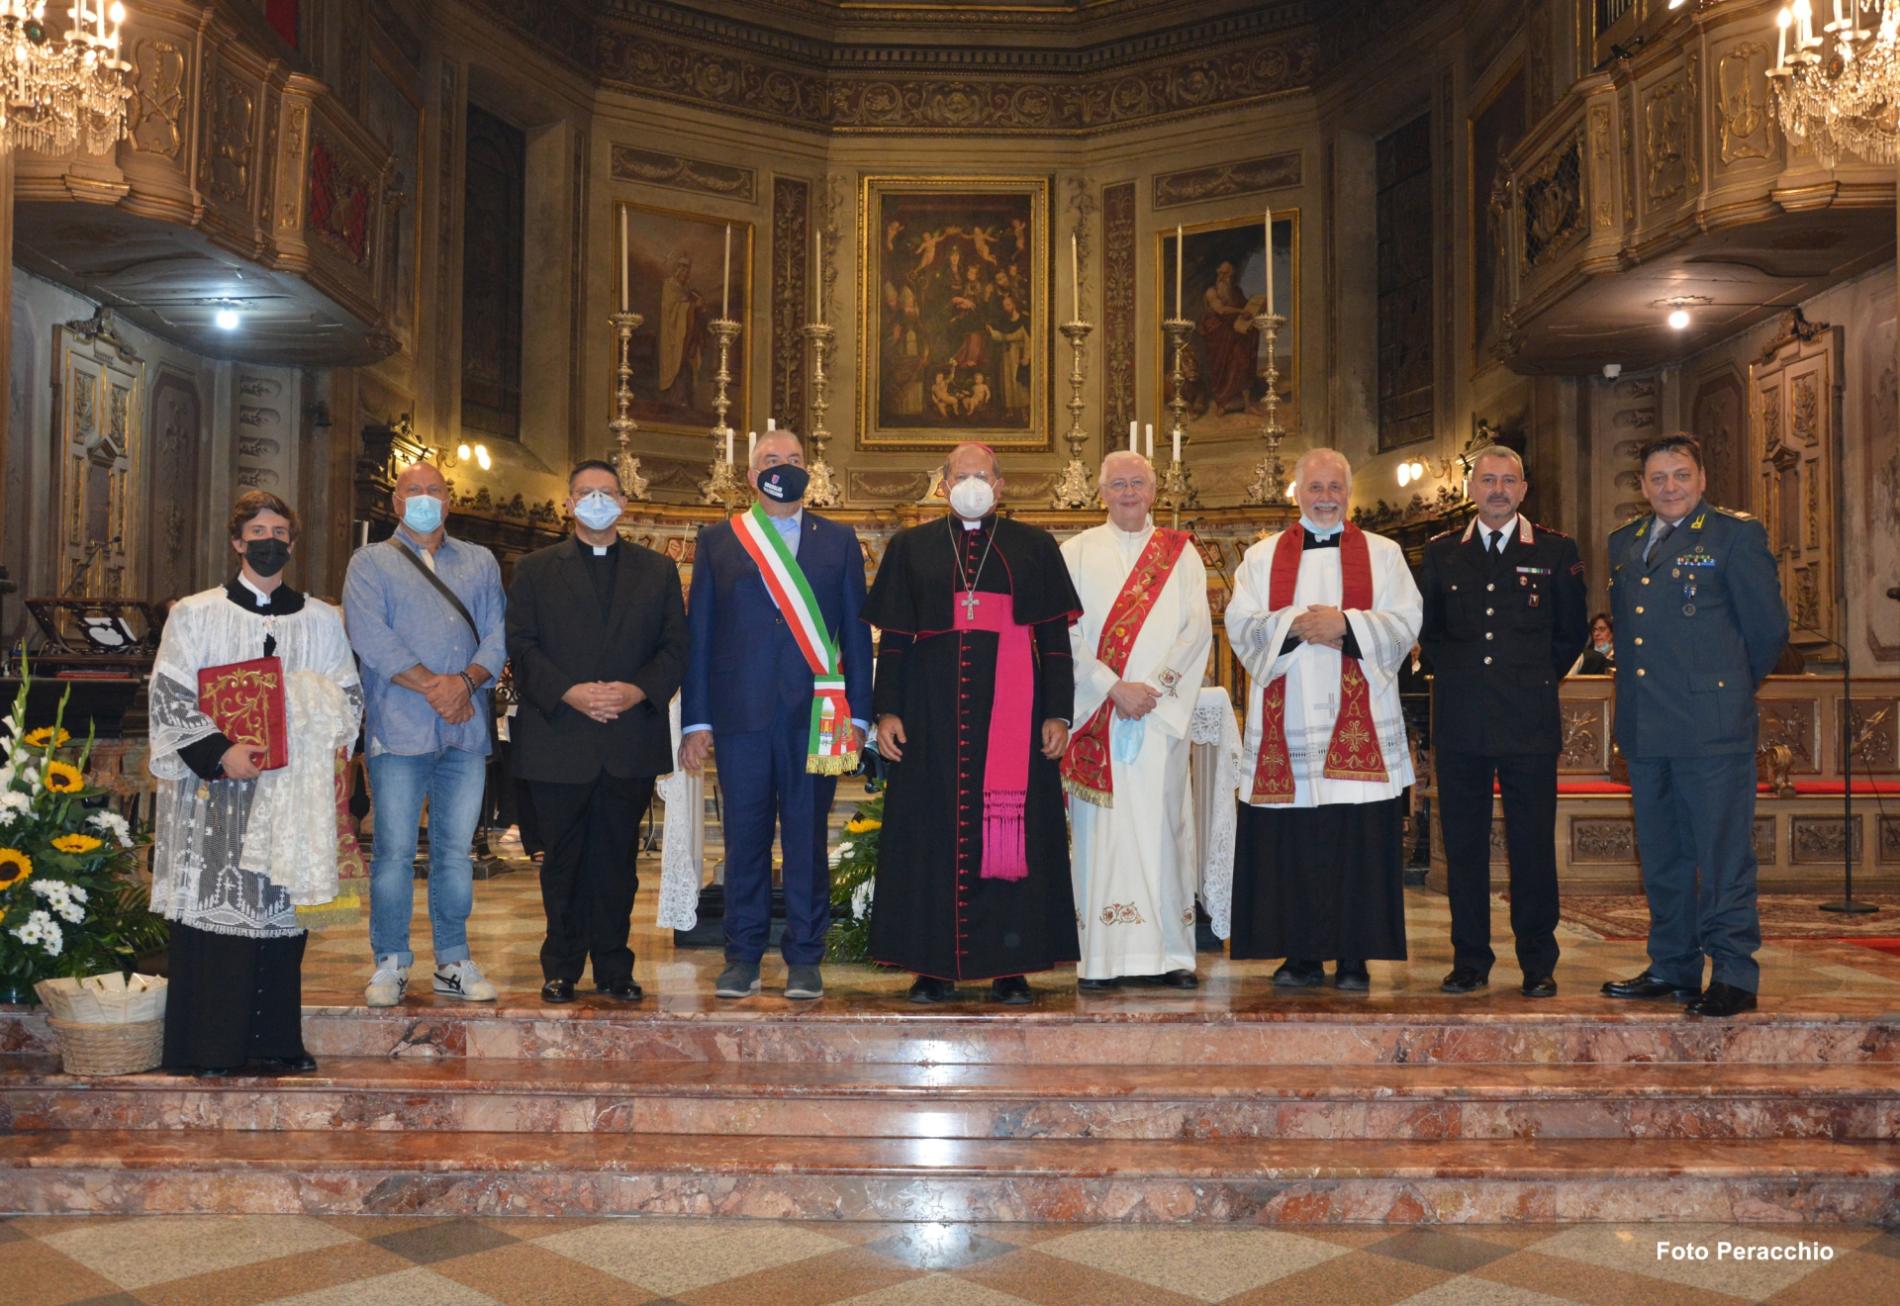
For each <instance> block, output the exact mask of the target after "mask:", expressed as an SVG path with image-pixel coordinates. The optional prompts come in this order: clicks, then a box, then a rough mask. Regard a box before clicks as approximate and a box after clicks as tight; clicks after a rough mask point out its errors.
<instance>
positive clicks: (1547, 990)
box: [1524, 975, 1557, 998]
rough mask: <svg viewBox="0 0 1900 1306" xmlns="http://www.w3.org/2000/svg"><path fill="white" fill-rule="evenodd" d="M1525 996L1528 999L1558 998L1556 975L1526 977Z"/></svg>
mask: <svg viewBox="0 0 1900 1306" xmlns="http://www.w3.org/2000/svg"><path fill="white" fill-rule="evenodd" d="M1524 996H1525V997H1527V998H1554V997H1556V996H1557V979H1556V977H1555V976H1554V975H1526V976H1525V977H1524Z"/></svg>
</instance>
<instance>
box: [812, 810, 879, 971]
mask: <svg viewBox="0 0 1900 1306" xmlns="http://www.w3.org/2000/svg"><path fill="white" fill-rule="evenodd" d="M883 830H884V795H883V794H878V795H877V796H876V797H874V798H871V799H869V800H868V801H866V802H865V803H863V804H862V805H860V806H859V808H858V810H857V813H856V815H854V816H853V817H852V818H851V819H850V820H849V821H847V822H846V823H845V827H844V833H845V838H844V840H843V842H841V843H839V845H838V848H837V854H838V860H837V861H836V863H834V864H833V866H832V868H831V933H830V935H829V936H828V937H827V938H826V940H825V957H826V959H827V960H829V961H869V960H870V958H871V883H872V880H873V878H874V877H875V876H876V875H877V846H878V842H879V840H880V839H881V838H882V837H883Z"/></svg>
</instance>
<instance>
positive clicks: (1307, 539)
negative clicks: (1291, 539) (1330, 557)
mask: <svg viewBox="0 0 1900 1306" xmlns="http://www.w3.org/2000/svg"><path fill="white" fill-rule="evenodd" d="M1340 538H1341V537H1340V536H1338V535H1327V536H1319V535H1315V534H1313V532H1311V531H1309V530H1307V529H1306V528H1305V527H1304V526H1302V527H1301V528H1300V547H1301V548H1303V549H1336V548H1338V547H1339V541H1340Z"/></svg>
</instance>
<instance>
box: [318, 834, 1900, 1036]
mask: <svg viewBox="0 0 1900 1306" xmlns="http://www.w3.org/2000/svg"><path fill="white" fill-rule="evenodd" d="M658 881H659V865H658V860H657V858H656V857H643V858H642V859H641V867H640V893H639V896H638V899H637V900H636V903H635V906H634V937H633V946H634V951H635V954H636V963H635V968H634V978H636V979H637V980H639V981H640V983H641V984H642V985H643V986H644V987H645V988H646V990H647V993H648V994H649V995H650V996H649V1001H653V1000H655V999H656V998H657V1000H658V1001H659V1002H660V1003H661V1004H663V1005H665V1006H668V1007H675V1006H679V1007H702V1006H712V1005H716V1003H715V1000H714V999H713V998H712V996H711V988H712V979H713V976H714V975H716V974H717V973H718V971H719V969H720V967H721V966H722V965H723V964H724V958H723V956H722V955H721V953H720V951H719V949H717V948H676V947H674V945H673V937H672V932H671V931H670V930H661V929H659V928H657V927H656V926H655V925H654V923H653V918H654V912H655V897H656V894H657V891H658V889H657V886H658ZM426 901H427V899H426V892H425V888H424V886H423V884H422V883H421V882H418V883H417V885H416V903H415V916H414V920H413V923H412V925H411V944H412V947H413V949H414V951H415V954H416V968H415V973H414V975H413V976H412V983H411V987H410V997H409V999H408V1003H409V1004H412V1005H429V1004H431V1003H434V1002H436V1001H442V1002H445V1003H450V1004H452V1005H460V1004H457V1003H455V1002H454V1000H453V999H439V1000H438V999H436V998H435V997H434V996H433V995H432V994H431V993H430V992H429V974H428V967H429V965H430V963H431V955H430V945H429V922H428V912H427V907H426ZM1405 912H1406V934H1407V940H1408V947H1409V950H1410V953H1411V956H1410V959H1409V960H1407V961H1402V962H1399V961H1383V962H1382V961H1375V962H1372V963H1371V967H1370V969H1371V971H1372V993H1371V994H1370V995H1347V994H1336V993H1334V992H1333V990H1331V989H1325V990H1318V991H1315V990H1305V991H1302V992H1300V993H1299V995H1298V1000H1299V1001H1301V1002H1302V1003H1314V1002H1319V1003H1333V1004H1338V1005H1340V1006H1342V1007H1363V1006H1365V1005H1366V1004H1368V1003H1369V1002H1370V1003H1373V1004H1391V1005H1393V1006H1396V1007H1412V1006H1425V1007H1431V1008H1436V1009H1444V1008H1443V1007H1441V1006H1440V1004H1441V1003H1442V1004H1452V1006H1453V1008H1454V1009H1459V1010H1465V1009H1470V1008H1472V1007H1482V1008H1490V1007H1495V1008H1498V1009H1500V1010H1520V1009H1522V1008H1523V1007H1524V1006H1525V1005H1526V1004H1527V1003H1528V1001H1529V1000H1528V999H1526V998H1524V997H1523V996H1521V995H1520V994H1519V993H1518V991H1517V986H1518V981H1519V975H1518V972H1517V966H1516V963H1515V961H1514V960H1513V959H1512V957H1511V951H1510V937H1511V933H1510V917H1509V911H1508V907H1507V906H1506V904H1505V903H1504V902H1503V901H1501V900H1498V901H1495V902H1494V903H1493V913H1492V945H1493V947H1494V948H1496V949H1497V951H1498V953H1499V960H1498V964H1497V967H1496V969H1495V970H1494V971H1493V973H1492V981H1493V983H1492V987H1491V988H1490V989H1489V990H1486V991H1482V992H1480V993H1477V994H1474V995H1472V996H1470V997H1467V998H1444V997H1442V996H1441V995H1440V994H1439V992H1438V984H1439V981H1440V980H1441V979H1443V978H1444V975H1445V972H1446V971H1447V970H1448V969H1449V968H1450V966H1451V915H1450V907H1449V904H1448V903H1447V901H1446V899H1445V898H1444V896H1443V895H1441V894H1438V893H1434V892H1431V891H1430V890H1426V889H1408V890H1407V891H1406V895H1405ZM1817 914H1818V913H1817ZM469 928H470V933H469V943H470V948H471V950H472V952H473V954H474V957H475V960H476V961H477V962H478V963H479V964H480V965H481V966H482V968H483V969H484V970H485V971H486V972H487V974H488V975H489V977H490V978H491V979H493V980H494V981H495V983H496V984H497V985H498V986H499V987H500V989H501V991H502V1002H503V1004H504V1005H520V1004H521V1003H523V1002H528V1003H533V1002H534V1001H535V995H536V991H537V990H538V989H539V988H540V986H541V968H540V963H539V961H538V959H537V953H538V949H539V948H540V946H541V938H542V933H543V928H542V912H541V899H540V883H539V877H538V875H537V873H536V870H535V868H534V867H533V866H532V864H530V863H527V862H521V863H519V864H518V869H515V870H512V871H510V872H508V873H505V874H501V875H498V876H496V877H494V878H492V879H488V880H484V881H480V882H478V883H477V884H476V886H475V911H474V915H473V916H472V918H471V920H470V923H469ZM1893 933H1894V934H1896V935H1900V913H1895V920H1894V924H1893ZM368 940H369V930H368V925H367V923H366V922H358V923H356V924H353V925H346V926H339V927H336V928H333V929H329V930H324V931H320V932H318V933H317V934H315V935H313V936H312V939H311V946H310V950H309V953H308V955H307V957H306V960H305V963H304V1001H305V1002H306V1003H307V1004H309V1005H313V1006H320V1005H354V1004H357V1003H360V1002H361V1000H362V993H363V985H364V984H365V983H367V982H368V979H369V971H370V966H371V958H370V955H369V941H368ZM1558 941H1559V944H1560V946H1561V947H1562V948H1563V959H1562V961H1561V962H1560V963H1559V965H1558V969H1557V981H1558V987H1559V990H1560V994H1559V997H1558V998H1557V999H1556V1001H1555V1003H1554V1004H1553V1003H1540V1004H1536V1005H1537V1009H1538V1010H1539V1011H1549V1010H1553V1009H1561V1008H1573V1009H1575V1010H1579V1011H1599V1010H1601V1009H1602V1007H1603V1002H1604V1000H1603V999H1602V998H1600V997H1599V996H1598V995H1597V989H1598V987H1599V986H1600V985H1601V984H1602V983H1603V981H1604V980H1606V979H1611V978H1617V977H1622V976H1626V975H1633V974H1635V973H1636V972H1638V971H1640V970H1642V968H1643V967H1644V965H1645V964H1646V958H1645V955H1644V950H1643V944H1642V942H1641V941H1640V940H1635V941H1632V940H1605V939H1599V938H1596V937H1594V936H1593V935H1591V934H1589V933H1587V932H1585V931H1583V930H1579V929H1575V928H1572V927H1570V926H1568V925H1565V926H1561V927H1560V928H1559V931H1558ZM1759 960H1760V962H1761V968H1762V995H1763V999H1764V1006H1765V1007H1767V1008H1769V1009H1773V1008H1774V1007H1775V1006H1776V1005H1784V1004H1786V1003H1788V1002H1792V1001H1798V1002H1807V1003H1810V1004H1812V1003H1815V1002H1819V1003H1826V1002H1827V1001H1829V1000H1831V999H1833V998H1837V997H1843V996H1856V997H1877V998H1882V999H1889V1000H1890V999H1893V998H1895V997H1896V996H1900V955H1895V954H1892V953H1887V952H1881V951H1879V950H1876V949H1873V948H1867V947H1863V946H1860V945H1859V944H1855V943H1849V942H1843V941H1839V940H1829V939H1790V940H1785V941H1773V942H1769V943H1768V944H1766V945H1765V946H1764V947H1763V948H1762V950H1761V952H1760V954H1759ZM1275 964H1276V963H1274V962H1270V961H1265V962H1261V961H1240V962H1236V961H1229V960H1228V959H1227V958H1226V957H1225V956H1222V955H1220V954H1215V953H1203V954H1201V958H1200V973H1201V978H1202V985H1201V988H1200V989H1199V990H1197V991H1196V992H1194V993H1193V994H1191V995H1182V994H1180V993H1178V992H1177V991H1175V990H1155V989H1133V990H1123V991H1121V992H1117V993H1113V994H1109V995H1106V996H1101V997H1093V996H1092V997H1089V998H1078V997H1077V995H1076V990H1075V976H1074V971H1073V968H1069V967H1064V968H1062V969H1061V970H1058V971H1054V972H1051V973H1049V974H1046V975H1043V976H1040V977H1034V978H1032V983H1033V984H1034V985H1035V987H1036V989H1037V991H1038V1003H1037V1008H1036V1009H1037V1010H1040V1011H1049V1010H1057V1011H1059V1010H1064V1009H1068V1008H1072V1007H1073V1006H1074V1005H1075V1004H1076V1003H1077V1002H1078V1001H1080V1002H1083V1003H1085V1004H1087V1006H1088V1008H1089V1009H1090V1010H1101V1009H1103V1007H1104V1006H1105V1005H1107V1006H1114V1005H1141V1004H1155V1003H1164V1004H1167V1006H1168V1007H1169V1009H1170V1010H1176V1011H1181V1010H1192V1009H1197V1008H1198V1009H1205V1010H1226V1009H1234V1008H1236V1007H1244V1006H1251V1005H1255V1004H1259V1003H1268V1002H1273V1001H1276V1000H1282V1001H1284V1000H1287V998H1286V997H1285V995H1284V994H1281V995H1276V994H1275V992H1274V990H1273V989H1272V988H1271V987H1270V986H1268V984H1267V983H1266V978H1267V976H1268V975H1270V974H1271V973H1272V971H1273V968H1274V966H1275ZM825 979H826V993H827V996H826V999H825V1002H824V1006H825V1007H827V1008H834V1009H835V1008H836V1007H838V1006H840V1005H848V1004H850V1003H851V1002H852V1001H853V1000H854V999H861V998H867V997H871V998H876V999H879V1000H886V1001H888V1000H889V999H890V998H892V997H895V996H897V995H899V994H901V992H902V990H903V989H904V988H905V987H906V986H908V985H909V983H910V976H908V975H902V974H898V973H896V972H892V971H886V970H882V969H880V968H877V967H873V966H850V965H828V966H826V968H825ZM783 983H784V971H783V968H782V966H781V965H780V963H779V962H778V961H777V959H776V958H775V957H770V956H768V958H767V960H766V963H765V971H764V991H765V996H764V997H763V998H761V999H756V1000H755V1001H756V1002H773V1003H782V1002H783V1001H784V1000H783V999H782V998H777V997H775V996H773V994H774V993H775V992H776V990H777V989H778V988H780V987H782V986H783ZM582 992H583V994H585V993H586V992H587V986H586V985H583V986H582ZM980 993H981V988H980V987H972V988H971V989H970V990H969V994H970V997H971V998H972V999H974V998H976V997H978V996H980ZM582 1000H583V1001H585V1002H594V1001H596V999H594V998H592V997H591V996H586V997H584V998H583V999H582Z"/></svg>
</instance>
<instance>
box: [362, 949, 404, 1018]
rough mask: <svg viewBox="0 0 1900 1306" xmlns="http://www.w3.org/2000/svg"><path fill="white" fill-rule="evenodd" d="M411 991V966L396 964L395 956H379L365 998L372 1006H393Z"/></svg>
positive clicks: (364, 992)
mask: <svg viewBox="0 0 1900 1306" xmlns="http://www.w3.org/2000/svg"><path fill="white" fill-rule="evenodd" d="M408 991H409V968H408V967H407V966H399V965H397V964H396V959H395V958H394V957H378V958H377V959H376V973H375V974H373V975H371V976H370V977H369V987H368V988H366V989H364V990H363V999H364V1001H366V1002H368V1003H369V1005H370V1006H372V1007H393V1006H395V1005H396V1004H397V1003H398V1002H401V1001H402V995H403V994H404V993H406V992H408Z"/></svg>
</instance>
